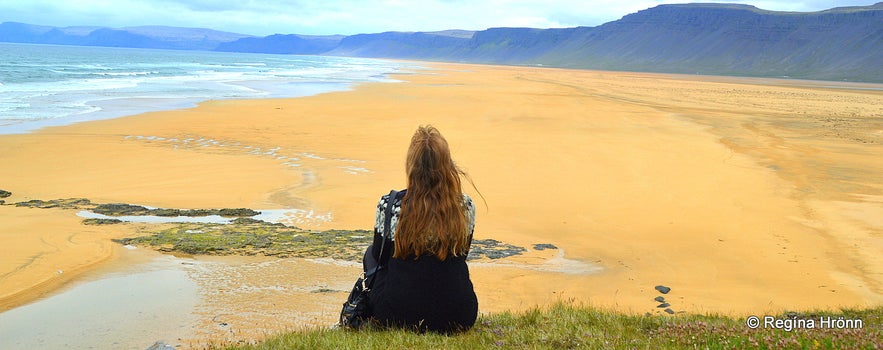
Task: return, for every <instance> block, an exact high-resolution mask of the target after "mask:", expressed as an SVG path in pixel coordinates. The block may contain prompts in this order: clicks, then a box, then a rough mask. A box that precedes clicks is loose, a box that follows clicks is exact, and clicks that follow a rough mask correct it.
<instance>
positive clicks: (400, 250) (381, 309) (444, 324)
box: [363, 126, 478, 333]
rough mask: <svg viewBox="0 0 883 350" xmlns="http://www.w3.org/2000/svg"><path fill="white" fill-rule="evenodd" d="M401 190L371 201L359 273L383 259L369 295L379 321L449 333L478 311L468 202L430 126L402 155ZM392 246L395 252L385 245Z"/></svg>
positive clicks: (447, 154)
mask: <svg viewBox="0 0 883 350" xmlns="http://www.w3.org/2000/svg"><path fill="white" fill-rule="evenodd" d="M405 166H406V169H405V170H406V172H407V177H408V183H407V190H406V191H404V195H403V196H402V195H399V196H397V198H389V195H384V196H383V197H381V198H380V202H379V203H377V214H376V222H375V225H374V242H373V244H372V245H371V246H369V247H368V250H367V251H366V252H365V257H364V260H363V264H364V268H365V271H368V270H369V269H371V268H373V267H374V266H377V264H378V262H386V266H385V267H384V268H383V269H381V270H379V271H378V272H377V273H376V275H375V278H376V280H375V281H374V285H373V288H372V290H371V293H370V294H369V305H370V307H371V309H372V311H373V316H374V319H375V321H376V322H377V323H379V324H380V325H382V326H390V327H405V328H413V329H415V330H418V331H421V332H422V331H434V332H440V333H451V332H457V331H463V330H467V329H469V328H471V327H472V325H473V324H474V323H475V319H476V317H477V315H478V299H477V298H476V297H475V291H474V290H473V287H472V281H471V280H470V279H469V268H468V267H467V266H466V256H467V254H468V253H469V246H470V245H471V243H472V231H473V228H474V227H475V207H474V205H473V202H472V199H471V198H469V196H468V195H466V194H465V193H463V192H462V191H461V186H460V175H465V173H464V172H463V171H462V170H460V169H459V168H458V167H457V166H456V164H454V161H453V160H452V159H451V153H450V150H449V148H448V143H447V141H445V139H444V137H442V135H441V134H440V133H439V132H438V130H436V129H435V128H433V127H431V126H424V127H420V128H418V129H417V132H416V133H415V134H414V136H413V137H412V138H411V145H410V148H409V149H408V154H407V159H406V163H405ZM388 205H392V206H393V209H392V215H391V216H392V217H391V220H390V231H389V232H390V235H391V236H392V237H386V238H385V239H387V241H386V243H385V245H384V249H383V250H384V251H383V256H378V254H379V250H380V249H379V248H377V247H380V246H381V245H380V244H381V241H380V240H381V239H383V238H381V233H382V232H384V227H383V226H384V225H385V224H384V222H385V219H386V218H385V217H384V216H385V214H384V209H385V208H386V206H388ZM390 247H392V248H394V249H389V248H390Z"/></svg>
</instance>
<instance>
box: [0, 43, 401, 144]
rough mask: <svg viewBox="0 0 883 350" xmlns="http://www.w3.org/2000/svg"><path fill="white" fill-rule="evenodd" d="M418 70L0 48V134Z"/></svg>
mask: <svg viewBox="0 0 883 350" xmlns="http://www.w3.org/2000/svg"><path fill="white" fill-rule="evenodd" d="M417 68H418V67H416V66H413V65H408V64H405V63H400V62H391V61H383V60H372V59H362V58H345V57H326V56H299V55H270V54H249V53H229V52H208V51H175V50H155V49H131V48H108V47H82V46H57V45H34V44H12V43H0V134H9V133H24V132H29V131H32V130H35V129H38V128H41V127H45V126H56V125H67V124H71V123H76V122H80V121H87V120H96V119H107V118H115V117H120V116H125V115H133V114H138V113H142V112H148V111H157V110H168V109H177V108H186V107H192V106H194V105H195V104H196V103H198V102H201V101H206V100H215V99H256V98H281V97H300V96H307V95H313V94H318V93H323V92H330V91H338V90H345V89H348V88H349V87H350V86H352V84H356V83H363V82H390V81H394V80H392V79H390V78H389V77H388V74H390V73H395V72H399V71H401V70H403V69H417Z"/></svg>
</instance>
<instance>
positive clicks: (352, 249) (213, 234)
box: [115, 220, 372, 261]
mask: <svg viewBox="0 0 883 350" xmlns="http://www.w3.org/2000/svg"><path fill="white" fill-rule="evenodd" d="M163 227H165V228H162V229H159V230H158V231H154V232H150V231H148V232H145V233H146V235H144V236H140V237H131V238H123V239H118V240H115V241H116V242H119V243H122V244H130V245H140V246H148V247H152V248H154V249H157V250H159V251H163V252H180V253H186V254H195V255H199V254H201V255H264V256H276V257H280V258H287V257H299V258H319V257H322V258H333V259H340V260H349V261H361V259H362V255H363V254H364V251H365V247H367V246H368V245H369V244H370V243H371V237H372V233H371V232H370V231H366V230H327V231H320V232H316V231H308V230H304V229H300V228H297V227H288V226H285V225H281V224H272V223H266V222H263V221H257V220H241V221H237V222H234V223H233V224H199V223H187V224H175V225H171V227H169V225H164V226H163ZM148 230H149V229H148Z"/></svg>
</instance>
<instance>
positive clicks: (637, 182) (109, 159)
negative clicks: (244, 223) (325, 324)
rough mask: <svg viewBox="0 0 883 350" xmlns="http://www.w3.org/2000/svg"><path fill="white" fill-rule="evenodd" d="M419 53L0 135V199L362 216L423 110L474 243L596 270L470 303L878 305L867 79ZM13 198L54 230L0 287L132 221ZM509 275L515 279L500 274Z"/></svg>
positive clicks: (18, 254) (871, 106)
mask: <svg viewBox="0 0 883 350" xmlns="http://www.w3.org/2000/svg"><path fill="white" fill-rule="evenodd" d="M425 65H426V66H428V67H431V68H432V69H433V70H432V74H419V73H418V74H407V75H405V74H403V75H393V76H394V77H395V78H397V79H400V80H403V81H405V82H404V83H401V84H385V83H384V84H379V83H376V84H360V85H357V86H355V87H354V89H353V90H350V91H342V92H332V93H326V94H320V95H314V96H309V97H302V98H293V99H267V100H219V101H208V102H204V103H201V104H199V105H198V106H197V107H195V108H190V109H183V110H173V111H164V112H151V113H145V114H140V115H136V116H130V117H122V118H115V119H109V120H102V121H92V122H84V123H78V124H74V125H69V126H63V127H52V128H46V129H42V130H40V131H36V132H33V133H29V134H23V135H0V162H3V164H4V167H5V168H7V169H10V170H9V171H7V172H5V173H4V174H3V175H2V177H0V188H2V189H4V190H8V191H12V192H13V196H12V197H10V198H6V199H5V200H6V202H7V203H14V202H19V201H26V200H29V199H45V200H49V199H59V198H89V199H90V200H93V201H95V202H102V203H135V204H139V205H148V206H155V207H161V208H181V209H186V208H224V207H230V208H235V207H245V208H286V209H288V208H293V209H303V210H306V209H310V210H315V211H316V212H322V213H324V212H329V213H332V214H333V215H332V219H331V220H330V221H329V222H327V223H316V224H314V225H312V226H310V227H304V228H306V229H330V228H337V229H365V228H366V227H370V225H371V223H373V221H372V219H373V214H374V213H373V207H374V205H375V204H376V200H377V197H379V196H380V195H381V194H383V193H385V192H386V191H388V190H389V188H391V187H396V186H401V185H400V184H403V183H404V174H403V170H402V162H403V159H404V154H405V149H406V147H407V140H408V139H409V137H410V135H411V133H412V132H413V129H414V128H416V126H417V125H419V124H433V125H435V126H436V127H438V128H439V129H440V130H441V131H442V133H443V134H444V135H445V136H446V138H447V139H448V142H449V143H450V144H451V149H452V154H453V156H454V159H455V160H456V161H457V162H458V164H460V165H461V166H463V167H464V168H465V169H466V170H467V172H469V173H470V175H471V176H472V178H473V179H474V180H475V181H476V185H477V186H478V188H479V190H480V191H481V192H482V193H483V194H484V196H485V198H487V206H488V209H484V208H481V207H484V205H480V206H479V207H480V208H479V213H478V220H477V222H478V226H477V228H476V238H491V239H498V240H501V241H506V242H510V243H512V244H514V245H517V246H524V247H529V246H531V245H533V244H538V243H552V244H554V245H556V246H558V247H561V248H562V249H563V251H564V252H566V254H564V256H563V258H566V259H571V260H576V261H581V262H585V263H591V264H595V265H599V266H601V267H602V268H603V270H602V271H601V272H600V273H596V274H579V275H568V274H562V273H554V272H545V271H526V270H524V269H513V268H508V267H501V266H493V267H480V266H476V268H475V269H473V277H472V278H473V282H474V283H475V285H476V292H477V293H478V294H479V300H480V303H481V304H480V305H481V309H482V312H496V311H503V310H509V309H512V310H518V309H525V308H529V307H533V306H537V305H548V304H550V303H552V302H554V301H556V300H561V299H568V298H573V299H576V300H580V301H584V302H588V303H591V304H592V305H595V306H599V307H602V308H605V309H612V310H616V311H621V312H626V313H637V314H643V313H645V312H657V311H658V310H656V308H655V304H653V297H654V296H656V292H655V291H654V290H653V286H655V285H660V284H661V285H666V286H670V287H671V288H672V295H671V299H669V300H673V301H672V305H673V308H675V310H678V311H685V312H698V313H705V312H711V313H724V314H733V315H745V314H756V313H758V312H767V311H770V312H772V311H776V310H786V309H789V310H790V309H807V308H810V309H813V308H824V309H829V308H837V307H844V306H849V307H861V306H872V305H879V304H881V303H883V280H881V279H880V277H879V276H880V271H878V270H879V269H880V268H881V266H883V261H881V260H880V259H881V258H880V257H877V256H876V253H875V252H878V251H879V249H877V248H878V247H881V244H883V243H881V242H879V239H877V238H876V237H877V236H876V235H877V234H879V233H880V232H881V231H883V223H880V222H878V220H875V219H874V218H875V217H877V218H879V217H883V215H880V214H883V184H881V183H880V181H879V179H877V178H875V177H874V174H880V173H883V165H881V164H879V161H877V160H876V158H875V155H876V154H880V151H881V147H883V146H881V145H883V123H881V121H880V120H881V116H880V115H879V110H880V108H883V93H881V92H880V91H877V90H845V89H826V88H822V87H819V88H809V87H805V86H781V85H776V84H769V85H763V84H760V83H762V82H763V81H764V80H763V79H762V78H750V79H751V82H750V83H749V82H744V83H734V82H731V81H730V80H737V81H738V80H739V78H731V77H722V78H721V79H708V80H712V81H708V80H705V79H702V78H701V77H691V76H677V75H671V74H650V73H630V72H602V71H580V70H565V69H557V68H530V67H507V66H476V65H455V64H441V63H425ZM688 78H689V79H688ZM758 79H760V80H758ZM717 80H727V81H717ZM772 82H773V83H777V82H778V80H777V81H772ZM244 116H245V117H244ZM130 136H131V137H130ZM137 136H142V137H143V138H140V139H139V138H137ZM150 137H154V138H153V139H149V138H150ZM160 138H162V139H160ZM172 139H176V140H178V141H180V142H177V143H175V142H171V141H169V140H172ZM186 139H193V140H199V139H203V140H213V141H217V143H211V142H208V143H206V142H203V143H189V144H184V143H183V141H182V140H186ZM247 147H248V148H247ZM258 149H259V150H258ZM820 150H822V151H823V152H820ZM271 151H272V152H271ZM267 152H270V153H267ZM295 164H296V165H295ZM356 168H358V169H359V170H354V169H356ZM829 169H833V170H829ZM831 171H834V172H833V173H832V172H831ZM397 184H399V185H397ZM464 190H466V191H467V192H470V195H472V194H473V193H471V192H472V191H473V190H472V189H471V188H470V187H469V186H466V187H465V188H464ZM473 197H475V198H479V197H477V196H473ZM26 210H28V209H24V208H13V207H10V206H8V205H4V206H0V218H2V220H0V235H2V233H3V232H6V233H7V235H9V233H10V232H16V234H18V235H20V236H21V237H26V236H28V235H36V234H38V233H42V234H45V235H47V236H46V237H48V238H47V239H48V240H49V241H52V240H53V239H54V240H56V241H59V242H62V243H59V244H55V247H54V248H53V247H51V246H49V245H46V244H44V243H41V242H40V240H39V239H36V238H35V239H33V240H31V241H29V242H21V243H17V244H10V248H7V249H9V254H6V255H5V256H11V258H9V259H8V260H3V261H5V262H4V263H3V264H0V276H2V277H0V281H2V280H4V279H6V280H7V281H8V279H9V278H16V279H18V278H21V273H18V272H16V271H18V267H17V266H22V265H21V261H24V260H26V259H28V258H29V257H33V256H34V254H35V252H40V251H44V250H46V251H50V252H52V253H51V254H50V255H52V254H56V255H57V256H58V260H56V261H55V262H54V263H52V264H49V265H52V266H48V265H47V266H44V267H40V268H36V267H34V266H30V265H28V266H27V269H35V268H36V269H37V270H33V271H42V272H45V273H49V272H54V271H56V270H58V268H56V267H55V265H58V264H74V265H76V264H77V263H76V261H78V259H82V258H83V257H82V256H79V255H77V254H79V253H77V254H75V253H71V252H72V251H73V249H85V248H79V245H78V244H80V245H84V244H86V243H81V242H80V241H81V240H82V241H83V242H89V244H91V245H90V246H89V247H90V248H92V250H89V253H87V255H90V256H92V257H94V256H95V255H98V256H105V258H106V259H112V256H107V255H102V254H104V253H102V252H103V250H102V248H100V247H101V244H100V242H107V243H108V244H114V243H111V242H110V241H109V240H110V238H121V236H124V235H129V236H131V235H132V233H133V231H131V230H130V229H119V230H118V231H115V232H107V230H108V229H107V228H106V227H102V228H95V227H86V226H83V225H81V224H80V223H79V220H80V219H81V218H78V217H76V215H74V214H73V213H62V211H57V212H50V213H48V214H47V213H46V212H45V211H44V210H40V213H41V214H44V215H37V216H38V217H39V219H40V220H36V219H34V215H36V214H37V213H34V212H30V213H29V212H26ZM28 214H30V215H28ZM878 215H879V216H878ZM26 218H30V219H26ZM47 219H49V221H48V222H49V223H47V222H44V221H45V220H47ZM50 223H53V224H50ZM127 227H128V226H127ZM111 231H113V230H111ZM69 237H75V238H72V239H71V238H69ZM3 238H4V239H7V238H6V237H3ZM65 240H67V241H68V242H69V243H63V242H64V241H65ZM53 242H54V241H53ZM95 242H99V243H95ZM59 247H60V248H59ZM94 247H99V248H94ZM104 252H106V251H104ZM80 253H82V252H80ZM13 254H14V255H13ZM0 255H3V254H0ZM552 256H554V254H553V253H550V255H549V257H552ZM546 258H548V257H546ZM102 261H104V260H102ZM514 261H517V262H519V263H526V264H541V263H542V261H543V260H536V259H532V258H520V259H519V258H514ZM105 262H106V261H105ZM84 269H85V268H84ZM10 271H11V272H10ZM350 277H352V276H349V275H347V276H345V278H346V279H349V278H350ZM51 278H52V277H49V279H50V280H51ZM16 283H25V284H27V283H28V282H26V281H21V282H16ZM510 284H517V285H520V286H523V287H522V288H519V290H517V291H509V292H503V290H505V288H499V287H500V286H501V285H510ZM4 285H9V284H7V283H4ZM16 285H17V284H16ZM22 290H24V292H22V293H24V294H28V293H31V294H30V295H31V296H35V295H36V294H42V293H43V292H39V293H38V292H35V291H34V290H33V289H29V288H24V289H22ZM29 291H30V292H29ZM2 292H7V291H0V294H2ZM667 299H668V298H667ZM0 300H2V301H3V302H4V303H6V302H7V300H6V298H4V297H2V296H0ZM335 307H336V306H335ZM331 316H333V315H331ZM331 318H333V317H331Z"/></svg>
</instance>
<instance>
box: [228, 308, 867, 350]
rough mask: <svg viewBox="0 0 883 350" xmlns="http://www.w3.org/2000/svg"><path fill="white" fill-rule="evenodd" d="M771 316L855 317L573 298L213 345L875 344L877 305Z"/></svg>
mask: <svg viewBox="0 0 883 350" xmlns="http://www.w3.org/2000/svg"><path fill="white" fill-rule="evenodd" d="M774 317H775V318H777V319H792V318H793V319H803V320H809V319H814V320H816V325H818V320H819V318H820V317H834V318H835V319H836V318H837V317H844V319H861V320H862V322H863V324H864V325H863V327H862V328H861V329H818V328H817V329H792V330H791V331H786V330H784V329H771V328H764V327H760V328H758V329H750V328H748V327H747V326H746V322H745V321H746V319H745V318H744V317H743V318H732V317H726V316H718V315H689V314H680V315H676V316H669V315H644V316H641V315H626V314H620V313H615V312H609V311H603V310H599V309H596V308H592V307H585V306H577V305H574V304H573V303H557V304H555V305H552V306H550V307H548V308H545V309H539V308H537V309H533V310H529V311H525V312H521V313H509V312H507V313H500V314H493V315H485V316H481V317H480V318H479V320H478V322H476V325H475V327H474V328H473V329H472V330H470V331H468V332H465V333H462V334H458V335H453V336H445V335H439V334H431V333H430V334H417V333H414V332H411V331H408V330H367V331H361V332H353V331H345V330H340V329H307V330H301V331H294V332H289V333H285V334H281V335H278V336H275V337H273V338H270V339H268V340H266V341H264V342H262V343H259V344H255V345H234V346H227V347H224V346H216V347H214V349H227V350H234V349H237V350H247V349H414V348H419V349H743V348H750V349H883V325H881V321H883V307H877V308H871V309H864V310H842V311H840V312H814V313H800V314H798V313H787V314H782V315H778V316H774Z"/></svg>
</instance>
